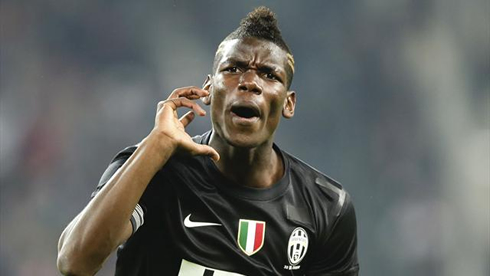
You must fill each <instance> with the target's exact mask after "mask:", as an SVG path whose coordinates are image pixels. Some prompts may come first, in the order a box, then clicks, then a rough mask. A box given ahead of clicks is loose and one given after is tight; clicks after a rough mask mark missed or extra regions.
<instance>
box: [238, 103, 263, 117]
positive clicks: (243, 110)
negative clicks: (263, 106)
mask: <svg viewBox="0 0 490 276" xmlns="http://www.w3.org/2000/svg"><path fill="white" fill-rule="evenodd" d="M231 112H233V113H234V114H235V115H237V116H238V117H242V118H246V119H251V118H255V117H260V112H259V110H258V109H257V108H256V107H254V106H243V105H237V106H232V107H231Z"/></svg>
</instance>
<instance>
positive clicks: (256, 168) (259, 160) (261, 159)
mask: <svg viewBox="0 0 490 276" xmlns="http://www.w3.org/2000/svg"><path fill="white" fill-rule="evenodd" d="M209 145H210V146H211V147H213V148H214V149H216V151H218V153H219V155H220V160H219V161H218V162H217V163H216V166H217V167H218V169H219V170H220V171H221V173H222V174H223V175H225V176H226V177H227V178H228V179H231V180H233V181H235V182H236V183H238V184H239V185H242V186H248V187H254V188H267V187H270V186H271V185H273V184H274V183H276V182H277V181H279V179H281V177H282V176H283V175H284V164H283V162H282V160H281V157H280V156H279V153H277V152H275V151H274V149H273V147H272V145H273V143H272V141H267V142H266V143H264V144H261V145H259V146H258V147H254V148H238V147H235V146H232V145H230V144H228V143H227V142H226V141H224V140H223V139H222V138H221V137H219V136H218V135H216V133H215V132H213V133H212V135H211V139H210V141H209Z"/></svg>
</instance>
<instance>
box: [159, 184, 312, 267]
mask: <svg viewBox="0 0 490 276" xmlns="http://www.w3.org/2000/svg"><path fill="white" fill-rule="evenodd" d="M174 185H175V183H174ZM178 185H179V186H176V188H175V187H174V189H172V191H173V192H172V193H173V195H171V196H170V197H167V203H166V204H165V207H164V210H162V211H163V212H161V213H162V214H163V216H162V218H161V221H160V226H159V227H161V233H165V234H164V235H165V236H166V239H169V240H171V241H172V243H173V246H174V248H175V253H174V254H178V255H179V257H180V258H181V259H182V260H183V262H182V266H183V267H182V268H181V269H184V264H186V267H194V266H197V267H201V269H202V267H204V268H205V269H218V270H221V271H233V272H237V273H240V274H243V275H302V274H303V273H304V271H303V270H304V269H303V268H304V266H305V264H307V263H308V258H309V255H311V254H312V253H311V252H312V248H313V247H314V246H313V245H314V243H315V241H314V236H315V230H314V229H313V227H312V226H311V223H309V222H310V220H308V219H305V220H304V222H298V221H296V220H292V219H290V213H291V212H296V213H297V212H298V210H297V209H293V207H291V206H292V205H291V204H290V201H289V200H288V198H289V197H288V194H285V195H282V196H280V197H277V198H275V199H271V200H250V199H243V198H238V197H234V196H232V195H229V194H227V193H224V192H221V191H219V190H216V189H209V190H208V189H206V188H205V187H202V188H199V189H196V188H195V187H194V186H191V187H189V186H186V185H182V184H178ZM304 215H305V216H309V214H306V213H305V214H304ZM194 269H197V268H196V267H194Z"/></svg>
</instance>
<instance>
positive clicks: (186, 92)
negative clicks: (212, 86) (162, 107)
mask: <svg viewBox="0 0 490 276" xmlns="http://www.w3.org/2000/svg"><path fill="white" fill-rule="evenodd" d="M208 95H209V92H208V91H207V90H204V89H201V88H199V87H197V86H187V87H181V88H177V89H175V90H174V91H172V93H171V94H170V96H169V97H168V99H169V100H170V99H178V98H181V97H185V98H187V99H191V100H197V99H199V98H201V97H206V96H208Z"/></svg>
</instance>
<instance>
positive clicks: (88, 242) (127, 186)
mask: <svg viewBox="0 0 490 276" xmlns="http://www.w3.org/2000/svg"><path fill="white" fill-rule="evenodd" d="M165 139H168V138H165V137H161V136H159V135H158V134H154V133H152V134H150V135H149V136H148V137H147V138H146V139H144V140H143V142H142V143H141V144H140V145H139V146H138V148H137V149H136V150H135V152H134V153H133V154H132V155H131V157H130V158H129V159H128V160H127V161H126V162H125V163H124V165H123V166H122V167H121V168H120V169H119V170H118V171H117V172H116V173H115V174H114V176H113V177H112V178H111V179H110V180H109V181H108V182H107V184H106V185H105V186H104V188H102V189H101V190H100V191H99V192H98V194H97V195H96V196H95V197H94V198H93V199H92V200H91V201H90V203H89V204H88V205H87V206H86V207H85V208H84V210H83V211H82V212H81V213H80V214H79V215H78V216H77V217H76V218H75V219H74V220H73V221H72V222H71V223H70V224H69V226H68V227H67V228H66V229H65V231H64V232H63V234H62V236H61V238H60V242H59V246H58V266H59V268H60V270H61V271H62V272H63V271H64V272H65V273H68V274H69V273H73V272H70V271H73V270H75V271H80V272H77V273H83V274H85V272H88V273H87V275H91V274H94V273H95V272H96V271H97V270H98V269H99V268H100V267H101V265H102V264H103V262H104V261H105V259H106V258H107V257H108V256H109V255H110V253H111V252H112V251H113V250H114V249H115V248H116V247H117V246H118V245H120V244H121V243H123V242H124V241H125V240H126V239H127V238H128V237H129V236H130V234H131V224H130V222H129V221H130V218H131V214H132V212H133V210H134V208H135V206H136V204H137V203H138V201H139V200H140V198H141V196H142V194H143V192H144V191H145V189H146V187H147V185H148V183H149V182H150V180H151V179H152V178H153V176H154V175H155V173H156V172H157V171H158V170H159V169H160V168H161V167H162V165H163V164H165V163H166V161H167V160H168V159H169V158H170V156H171V155H172V154H173V152H174V151H175V147H174V146H172V145H173V141H170V140H168V141H166V140H165ZM167 142H168V143H167ZM162 145H169V146H167V147H165V146H162ZM66 267H68V268H69V269H65V268H66ZM81 270H83V271H81Z"/></svg>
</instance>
